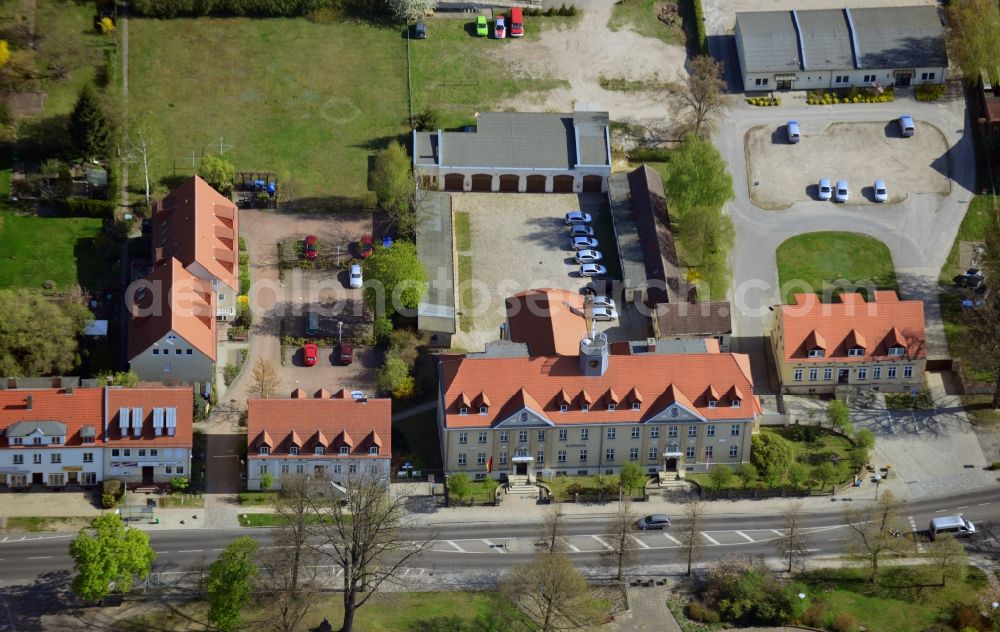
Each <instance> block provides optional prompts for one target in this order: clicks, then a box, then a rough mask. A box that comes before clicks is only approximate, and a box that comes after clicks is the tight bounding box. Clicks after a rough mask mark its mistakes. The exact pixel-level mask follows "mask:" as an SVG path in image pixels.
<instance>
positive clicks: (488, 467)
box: [486, 457, 493, 474]
mask: <svg viewBox="0 0 1000 632" xmlns="http://www.w3.org/2000/svg"><path fill="white" fill-rule="evenodd" d="M486 473H487V474H491V473H493V457H490V460H489V461H487V462H486Z"/></svg>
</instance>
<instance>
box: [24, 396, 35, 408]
mask: <svg viewBox="0 0 1000 632" xmlns="http://www.w3.org/2000/svg"><path fill="white" fill-rule="evenodd" d="M34 401H35V398H34V397H32V396H31V395H28V397H27V398H26V399H25V400H24V404H25V408H27V409H28V410H31V406H32V404H33V403H34Z"/></svg>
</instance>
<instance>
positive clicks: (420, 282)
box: [364, 240, 427, 315]
mask: <svg viewBox="0 0 1000 632" xmlns="http://www.w3.org/2000/svg"><path fill="white" fill-rule="evenodd" d="M364 265H365V290H364V297H365V304H366V305H368V308H369V309H371V310H372V311H373V312H375V314H376V315H381V314H393V313H395V312H399V311H402V310H404V309H405V310H415V309H416V308H417V304H418V303H419V302H420V299H421V298H422V297H423V295H424V293H425V292H426V291H427V272H426V271H424V264H422V263H421V262H420V258H419V257H417V247H416V246H415V245H413V243H412V242H409V241H402V240H400V241H397V242H395V243H394V244H393V245H392V246H390V247H388V248H382V247H380V246H376V248H375V253H374V254H372V256H371V257H369V258H368V259H366V260H365V264H364Z"/></svg>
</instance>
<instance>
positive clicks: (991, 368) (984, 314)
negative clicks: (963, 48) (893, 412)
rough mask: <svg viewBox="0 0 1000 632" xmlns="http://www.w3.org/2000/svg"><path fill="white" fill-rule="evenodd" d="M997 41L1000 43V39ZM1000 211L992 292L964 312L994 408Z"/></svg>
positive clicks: (995, 222) (999, 387)
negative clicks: (990, 390) (988, 384)
mask: <svg viewBox="0 0 1000 632" xmlns="http://www.w3.org/2000/svg"><path fill="white" fill-rule="evenodd" d="M994 11H996V6H994ZM994 39H995V40H997V41H1000V38H996V37H995V36H994ZM998 213H1000V209H998V208H997V207H994V209H993V219H992V221H991V222H990V226H989V227H988V229H987V231H986V239H985V245H986V250H985V253H984V256H983V257H982V264H983V272H984V274H985V277H986V285H987V286H988V287H989V288H990V291H989V292H987V293H986V295H985V296H984V297H983V298H982V299H978V300H977V301H976V302H977V303H980V304H977V305H976V306H975V307H973V308H971V309H966V310H964V313H963V316H964V322H965V324H966V327H967V328H968V330H969V334H970V335H971V336H973V337H974V338H975V339H976V341H977V353H976V354H974V355H973V356H972V357H970V358H969V360H970V362H971V363H972V365H973V367H974V368H976V369H978V370H980V371H982V372H984V373H987V374H988V375H989V376H990V378H991V379H992V380H993V401H992V406H993V408H994V409H1000V293H998V292H997V288H998V287H1000V217H998Z"/></svg>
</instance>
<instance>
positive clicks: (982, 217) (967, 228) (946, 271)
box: [939, 195, 997, 285]
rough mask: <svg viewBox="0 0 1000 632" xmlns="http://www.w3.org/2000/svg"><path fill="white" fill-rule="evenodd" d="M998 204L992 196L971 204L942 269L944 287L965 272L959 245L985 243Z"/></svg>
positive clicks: (977, 199)
mask: <svg viewBox="0 0 1000 632" xmlns="http://www.w3.org/2000/svg"><path fill="white" fill-rule="evenodd" d="M996 202H997V200H996V198H994V197H993V196H992V195H978V196H976V197H975V198H974V199H973V200H972V203H971V204H969V210H968V211H966V213H965V218H964V219H963V220H962V225H961V226H959V228H958V235H956V237H955V243H954V244H952V246H951V252H949V253H948V259H947V260H946V261H945V262H944V266H943V267H942V268H941V278H940V279H939V281H940V283H941V284H942V285H951V284H952V279H954V278H955V276H956V275H959V274H962V273H963V272H965V270H963V269H962V267H961V261H960V260H959V259H960V257H959V244H960V243H961V242H963V241H983V237H984V236H985V235H986V228H987V227H988V226H989V223H990V219H991V216H992V215H993V214H994V213H996Z"/></svg>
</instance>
